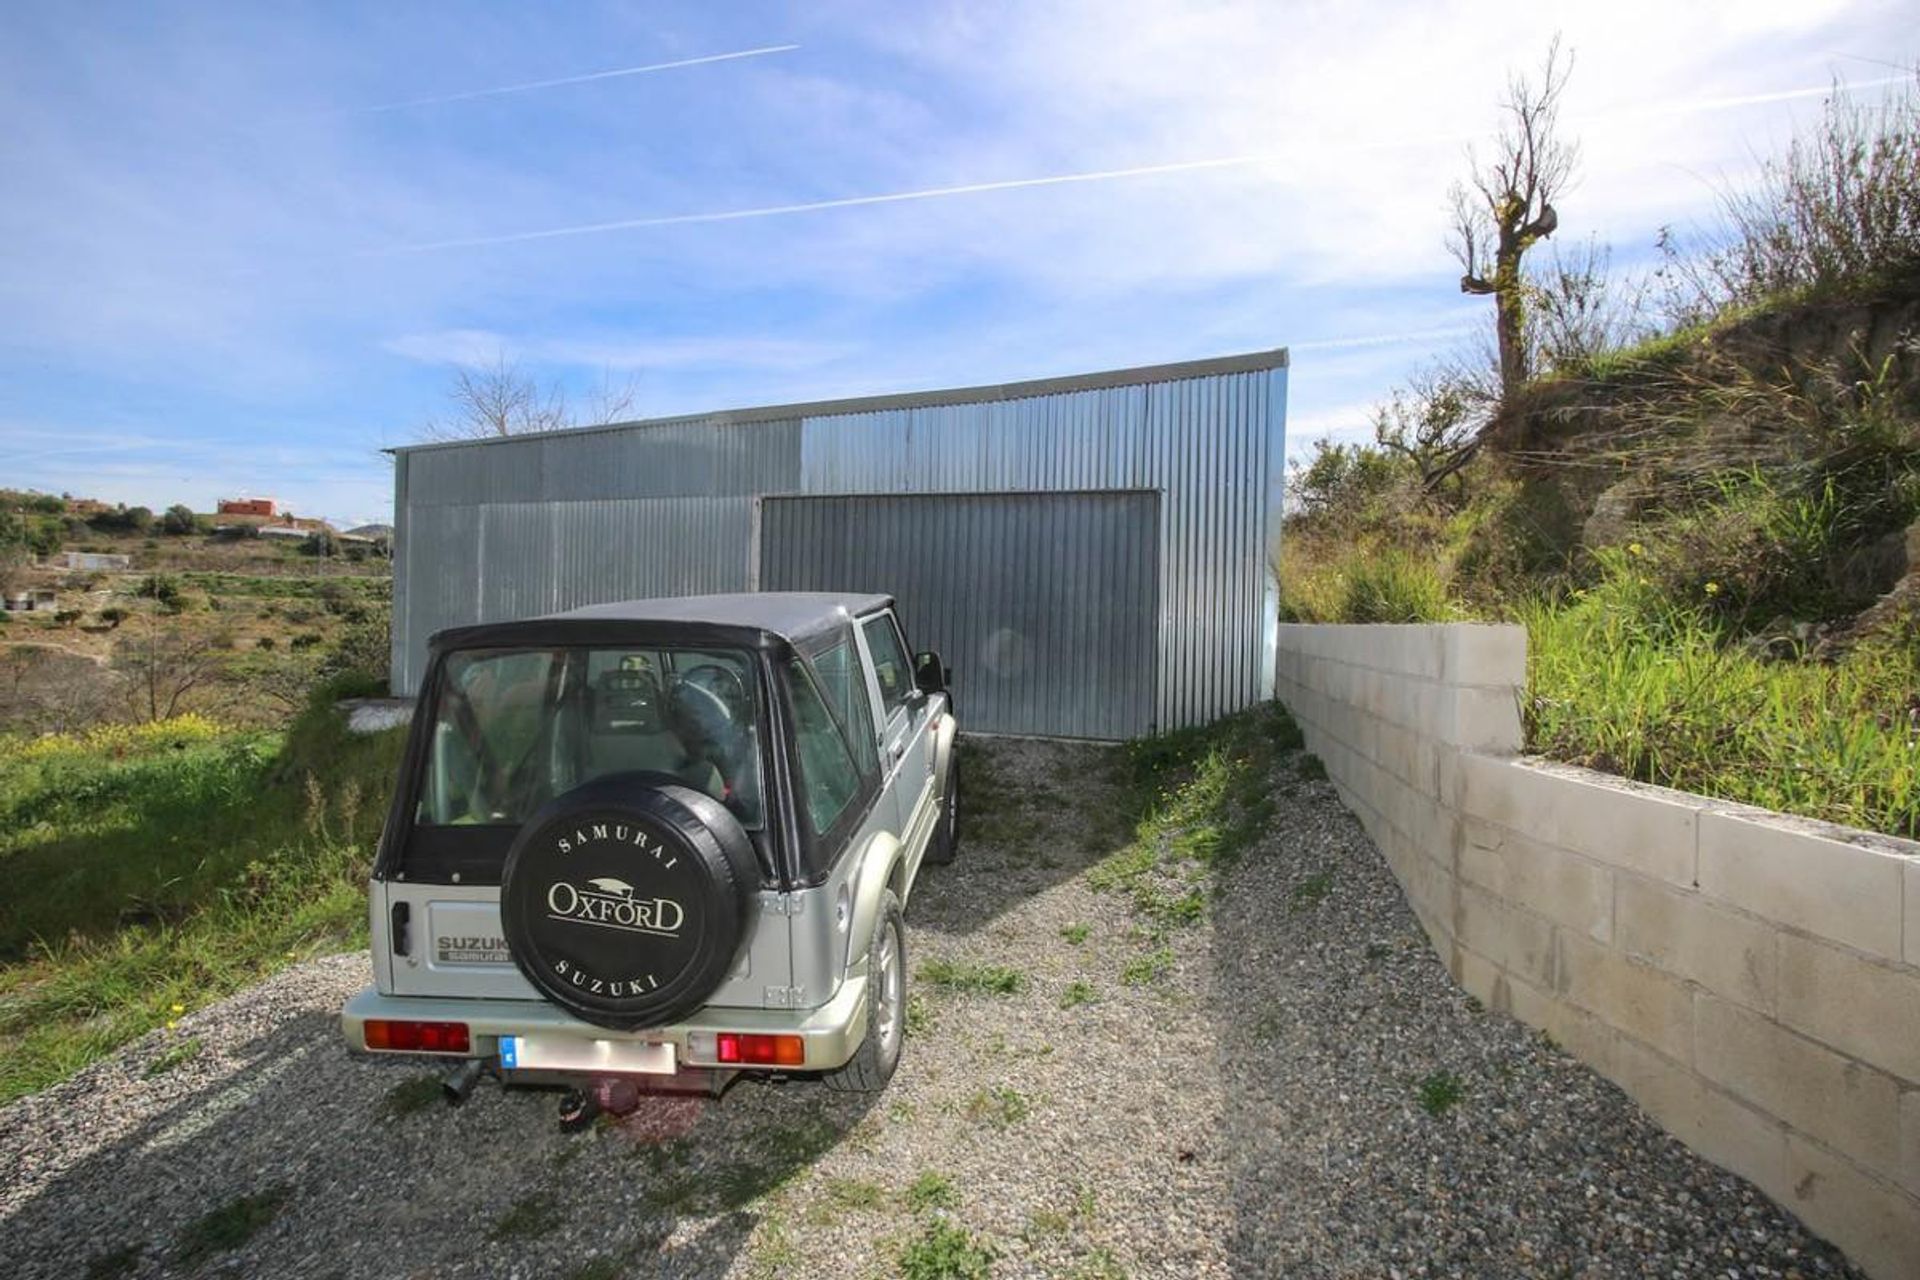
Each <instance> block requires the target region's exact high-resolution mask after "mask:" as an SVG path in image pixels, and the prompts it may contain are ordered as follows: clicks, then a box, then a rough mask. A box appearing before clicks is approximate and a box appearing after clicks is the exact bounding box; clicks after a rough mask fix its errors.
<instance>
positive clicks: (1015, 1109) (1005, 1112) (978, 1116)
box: [966, 1084, 1032, 1129]
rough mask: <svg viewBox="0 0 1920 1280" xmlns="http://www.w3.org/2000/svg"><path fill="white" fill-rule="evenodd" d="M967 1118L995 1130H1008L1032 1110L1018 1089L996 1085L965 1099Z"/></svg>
mask: <svg viewBox="0 0 1920 1280" xmlns="http://www.w3.org/2000/svg"><path fill="white" fill-rule="evenodd" d="M966 1110H967V1118H968V1119H969V1120H972V1121H974V1122H975V1123H976V1124H984V1125H988V1126H990V1127H991V1128H995V1129H1010V1128H1012V1127H1013V1126H1014V1125H1016V1124H1019V1123H1020V1122H1021V1121H1022V1120H1025V1119H1026V1118H1027V1115H1028V1113H1029V1112H1030V1111H1031V1110H1032V1108H1031V1107H1030V1106H1029V1105H1028V1103H1027V1099H1026V1095H1025V1094H1023V1093H1021V1092H1020V1091H1019V1090H1018V1089H1014V1088H1010V1087H1008V1086H1007V1085H1003V1084H997V1085H994V1086H992V1087H991V1088H987V1089H981V1090H980V1091H979V1092H977V1093H975V1094H974V1095H973V1096H972V1097H971V1098H968V1099H967V1108H966Z"/></svg>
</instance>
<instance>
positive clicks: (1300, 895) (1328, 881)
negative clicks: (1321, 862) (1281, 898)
mask: <svg viewBox="0 0 1920 1280" xmlns="http://www.w3.org/2000/svg"><path fill="white" fill-rule="evenodd" d="M1332 892H1333V872H1331V871H1316V872H1314V873H1313V874H1312V875H1310V876H1308V877H1307V878H1306V879H1305V880H1302V881H1301V882H1300V883H1299V884H1297V885H1295V886H1293V888H1292V889H1291V890H1290V891H1289V892H1288V893H1287V902H1288V904H1289V905H1290V906H1291V907H1292V909H1293V910H1295V911H1305V910H1306V909H1307V908H1309V907H1315V906H1318V905H1319V904H1320V903H1322V902H1324V901H1325V900H1326V897H1327V895H1328V894H1330V893H1332Z"/></svg>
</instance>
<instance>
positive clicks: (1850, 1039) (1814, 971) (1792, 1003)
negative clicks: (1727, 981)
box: [1779, 934, 1920, 1087]
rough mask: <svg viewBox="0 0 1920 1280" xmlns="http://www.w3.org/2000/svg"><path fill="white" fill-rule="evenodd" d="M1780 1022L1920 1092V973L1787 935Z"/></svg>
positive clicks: (1783, 951)
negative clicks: (1872, 1066) (1887, 1073)
mask: <svg viewBox="0 0 1920 1280" xmlns="http://www.w3.org/2000/svg"><path fill="white" fill-rule="evenodd" d="M1779 1018H1780V1021H1781V1022H1784V1023H1786V1024H1787V1025H1788V1026H1791V1027H1794V1028H1796V1029H1798V1030H1800V1031H1803V1032H1805V1033H1806V1034H1808V1035H1809V1036H1811V1037H1813V1038H1814V1039H1815V1040H1819V1041H1821V1042H1822V1043H1824V1044H1827V1045H1830V1046H1832V1047H1833V1048H1835V1049H1838V1050H1840V1051H1841V1052H1843V1053H1846V1054H1849V1055H1851V1056H1853V1057H1856V1058H1859V1059H1861V1060H1862V1061H1865V1062H1869V1063H1871V1064H1873V1065H1874V1066H1876V1067H1880V1068H1882V1069H1883V1070H1885V1071H1887V1072H1890V1073H1891V1074H1893V1075H1895V1076H1898V1077H1900V1078H1901V1079H1902V1080H1904V1081H1905V1082H1906V1083H1907V1084H1909V1085H1913V1086H1916V1087H1920V972H1915V971H1914V970H1912V969H1895V968H1893V967H1891V966H1888V965H1883V964H1876V963H1874V962H1873V961H1871V960H1867V959H1865V958H1863V957H1861V956H1859V955H1857V954H1855V953H1854V952H1851V951H1842V950H1840V949H1839V948H1837V947H1830V946H1828V945H1826V944H1825V943H1823V942H1815V941H1813V940H1812V939H1810V938H1802V937H1799V936H1797V935H1794V934H1782V935H1781V936H1780V1011H1779Z"/></svg>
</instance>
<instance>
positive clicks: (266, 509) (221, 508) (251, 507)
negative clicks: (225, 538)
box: [214, 498, 279, 532]
mask: <svg viewBox="0 0 1920 1280" xmlns="http://www.w3.org/2000/svg"><path fill="white" fill-rule="evenodd" d="M214 510H215V514H218V515H223V516H265V517H266V518H267V519H269V520H271V519H273V517H274V516H276V515H278V514H279V504H278V503H277V502H275V501H274V500H273V499H272V498H222V499H220V502H219V504H218V505H217V506H216V507H215V508H214ZM262 532H265V530H262Z"/></svg>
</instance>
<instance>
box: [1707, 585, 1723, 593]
mask: <svg viewBox="0 0 1920 1280" xmlns="http://www.w3.org/2000/svg"><path fill="white" fill-rule="evenodd" d="M1707 594H1708V595H1710V596H1717V595H1719V594H1720V584H1719V583H1717V582H1709V583H1708V584H1707Z"/></svg>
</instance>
